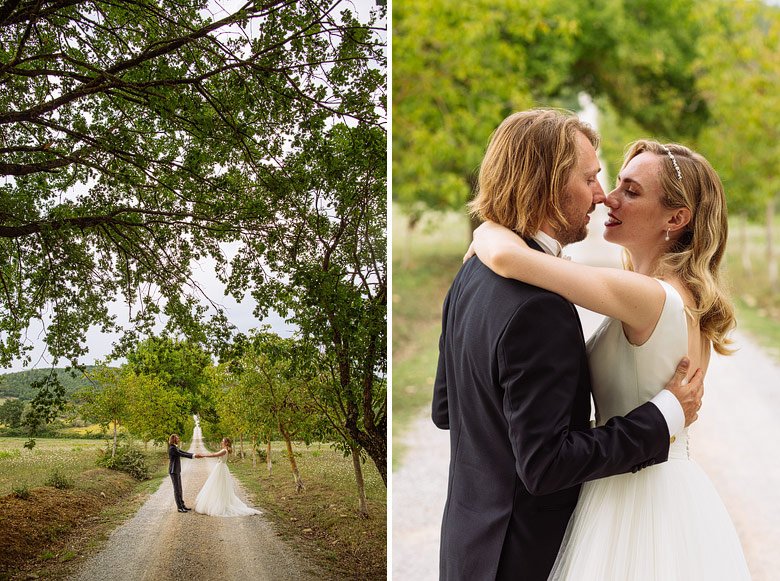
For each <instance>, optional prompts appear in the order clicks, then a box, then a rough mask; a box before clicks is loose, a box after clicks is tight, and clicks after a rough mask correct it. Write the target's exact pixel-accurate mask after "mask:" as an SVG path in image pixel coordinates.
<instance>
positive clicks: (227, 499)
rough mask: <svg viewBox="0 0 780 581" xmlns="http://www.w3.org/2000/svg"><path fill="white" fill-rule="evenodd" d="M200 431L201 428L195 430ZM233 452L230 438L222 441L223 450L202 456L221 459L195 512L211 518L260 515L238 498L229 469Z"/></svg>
mask: <svg viewBox="0 0 780 581" xmlns="http://www.w3.org/2000/svg"><path fill="white" fill-rule="evenodd" d="M195 429H196V430H199V428H195ZM232 451H233V448H232V442H231V441H230V438H223V439H222V449H221V450H220V451H219V452H215V453H213V454H201V455H200V457H201V458H219V460H218V461H217V465H216V466H214V469H213V470H212V471H211V474H210V475H209V477H208V479H207V480H206V483H205V484H204V485H203V488H201V489H200V492H198V496H197V497H196V498H195V512H199V513H201V514H207V515H209V516H247V515H252V514H260V511H259V510H256V509H254V508H250V507H248V506H247V505H246V504H244V503H243V502H241V499H240V498H238V496H236V493H235V490H234V486H233V478H232V477H231V476H230V470H228V467H227V458H228V455H229V454H230V453H231V452H232Z"/></svg>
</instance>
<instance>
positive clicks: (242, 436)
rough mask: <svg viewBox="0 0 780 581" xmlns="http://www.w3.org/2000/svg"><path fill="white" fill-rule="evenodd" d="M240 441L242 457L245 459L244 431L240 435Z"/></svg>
mask: <svg viewBox="0 0 780 581" xmlns="http://www.w3.org/2000/svg"><path fill="white" fill-rule="evenodd" d="M238 441H239V450H240V452H239V454H240V455H241V459H242V460H243V459H244V434H243V433H241V434H240V435H239V436H238Z"/></svg>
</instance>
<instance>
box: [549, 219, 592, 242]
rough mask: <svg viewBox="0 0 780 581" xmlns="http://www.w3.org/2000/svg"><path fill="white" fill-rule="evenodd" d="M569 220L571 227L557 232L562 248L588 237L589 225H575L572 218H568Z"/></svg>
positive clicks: (582, 223)
mask: <svg viewBox="0 0 780 581" xmlns="http://www.w3.org/2000/svg"><path fill="white" fill-rule="evenodd" d="M567 220H568V221H569V227H568V228H564V229H562V230H558V232H557V234H558V236H557V238H558V242H560V244H561V246H567V245H569V244H574V243H575V242H580V241H582V240H585V237H586V236H587V235H588V225H587V224H585V223H584V222H581V223H580V224H574V223H573V220H572V219H571V217H567Z"/></svg>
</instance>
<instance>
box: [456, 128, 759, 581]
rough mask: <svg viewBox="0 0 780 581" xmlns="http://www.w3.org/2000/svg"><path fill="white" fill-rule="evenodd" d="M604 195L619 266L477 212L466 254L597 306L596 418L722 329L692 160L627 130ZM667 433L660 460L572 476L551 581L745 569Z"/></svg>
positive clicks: (721, 305) (640, 396)
mask: <svg viewBox="0 0 780 581" xmlns="http://www.w3.org/2000/svg"><path fill="white" fill-rule="evenodd" d="M604 203H605V205H606V206H607V208H608V211H609V219H608V221H607V223H606V227H607V229H606V232H605V234H604V238H605V239H606V240H607V241H609V242H613V243H616V244H619V245H621V246H623V248H624V249H625V251H626V254H625V255H626V257H627V260H626V263H627V269H626V270H618V269H612V268H597V267H591V266H586V265H582V264H576V263H572V262H569V261H566V260H561V259H559V258H555V257H553V256H549V255H547V254H544V253H543V252H538V251H535V250H533V249H531V248H529V247H528V246H527V245H526V244H525V242H523V240H522V239H521V238H520V237H518V236H516V235H515V234H514V233H513V232H511V231H510V230H508V229H506V228H503V227H502V226H499V225H497V224H494V223H490V222H486V223H485V224H483V225H482V226H480V227H479V228H478V229H477V230H476V232H475V234H474V243H473V245H472V248H471V249H470V251H469V254H471V253H472V252H476V254H477V256H478V257H479V259H480V260H481V261H482V262H483V263H484V264H485V265H486V266H488V267H489V268H490V269H491V270H493V271H494V272H496V273H497V274H499V275H501V276H504V277H507V278H514V279H517V280H522V281H524V282H526V283H529V284H532V285H535V286H538V287H542V288H545V289H547V290H550V291H553V292H556V293H558V294H560V295H562V296H563V297H565V298H566V299H568V300H569V301H571V302H573V303H576V304H578V305H580V306H583V307H585V308H587V309H590V310H592V311H596V312H599V313H601V314H603V315H606V317H607V318H606V319H605V321H604V322H603V323H602V325H601V327H599V329H598V330H597V331H596V332H595V333H594V335H593V337H591V339H590V340H589V341H588V345H587V348H588V360H589V363H590V369H591V378H592V383H593V398H594V402H595V405H596V422H597V424H598V425H603V424H605V423H606V422H607V421H608V420H609V419H610V418H612V417H614V416H620V415H624V414H626V413H627V412H628V411H630V410H631V409H633V408H635V407H637V406H638V405H640V404H642V403H644V402H645V401H648V400H649V399H650V398H651V397H652V396H653V395H655V393H657V391H658V389H659V387H658V386H659V385H663V383H664V381H665V380H666V378H667V376H668V375H669V374H670V373H671V372H672V370H673V369H674V365H675V364H676V362H677V361H678V360H679V359H680V358H681V357H683V356H685V355H687V356H688V357H689V358H690V360H691V364H690V369H696V368H701V369H702V370H703V371H705V372H706V369H707V366H708V364H709V361H710V353H711V350H712V349H714V350H715V351H717V352H718V353H721V354H729V353H730V348H729V343H730V341H729V339H728V338H727V333H728V332H729V331H730V330H731V328H732V327H733V326H734V314H733V312H734V311H733V308H732V306H731V304H730V303H729V301H728V298H727V297H726V294H725V292H724V291H723V284H722V282H721V281H720V275H719V267H720V262H721V259H722V258H723V253H724V250H725V244H726V237H727V228H728V225H727V221H726V200H725V195H724V192H723V186H722V184H721V182H720V179H719V177H718V175H717V174H716V173H715V170H714V169H713V168H712V166H711V165H710V164H709V162H707V160H706V159H705V158H704V157H702V156H701V155H699V154H697V153H695V152H693V151H691V150H690V149H688V148H686V147H683V146H681V145H676V144H668V145H663V144H661V143H658V142H655V141H650V140H642V141H637V142H635V143H634V144H632V146H631V147H630V149H629V151H628V152H627V154H626V157H625V161H624V164H623V167H622V168H621V171H620V174H619V175H618V179H617V187H616V188H615V189H614V190H613V191H612V192H611V193H610V194H609V195H608V196H607V197H606V200H605V202H604ZM468 256H469V255H467V257H468ZM671 441H672V444H671V446H670V449H669V460H668V461H667V462H664V463H661V464H657V465H653V466H650V467H648V468H645V469H644V470H641V471H640V472H638V473H636V474H630V473H629V474H620V475H617V476H612V477H609V478H602V479H600V480H594V481H591V482H587V483H585V484H584V486H583V488H582V490H581V492H580V497H579V500H578V503H577V507H576V509H575V511H574V514H573V516H572V517H571V520H570V521H569V526H568V529H567V531H566V534H565V537H564V540H563V544H562V546H561V549H560V551H559V553H558V558H557V561H556V563H555V566H554V568H553V571H552V573H551V575H550V579H551V580H576V581H583V580H593V581H609V580H612V581H625V580H627V579H630V580H632V581H640V580H648V581H666V580H679V581H694V580H708V581H709V580H724V581H735V580H746V579H749V578H750V573H749V572H748V568H747V565H746V563H745V558H744V556H743V553H742V548H741V546H740V543H739V539H738V537H737V534H736V531H735V530H734V526H733V524H732V523H731V520H730V518H729V515H728V513H727V512H726V509H725V507H724V505H723V502H722V501H721V500H720V498H719V497H718V494H717V492H716V491H715V488H714V487H713V485H712V483H711V482H710V481H709V479H708V478H707V476H706V475H705V474H704V472H703V471H702V470H701V469H700V468H699V467H698V465H697V464H696V463H695V462H694V461H693V460H691V459H690V457H689V454H688V431H687V429H685V430H683V431H682V432H680V433H678V434H675V435H673V437H672V438H671Z"/></svg>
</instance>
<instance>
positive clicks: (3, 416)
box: [0, 399, 24, 428]
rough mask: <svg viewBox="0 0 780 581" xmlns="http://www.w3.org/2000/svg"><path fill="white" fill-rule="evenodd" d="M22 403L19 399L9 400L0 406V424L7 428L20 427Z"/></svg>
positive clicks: (22, 411) (22, 410)
mask: <svg viewBox="0 0 780 581" xmlns="http://www.w3.org/2000/svg"><path fill="white" fill-rule="evenodd" d="M23 413H24V402H23V401H22V400H20V399H9V400H8V401H6V402H5V403H3V405H0V422H2V423H3V424H5V425H6V426H8V427H9V428H18V427H20V426H21V425H22V414H23Z"/></svg>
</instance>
